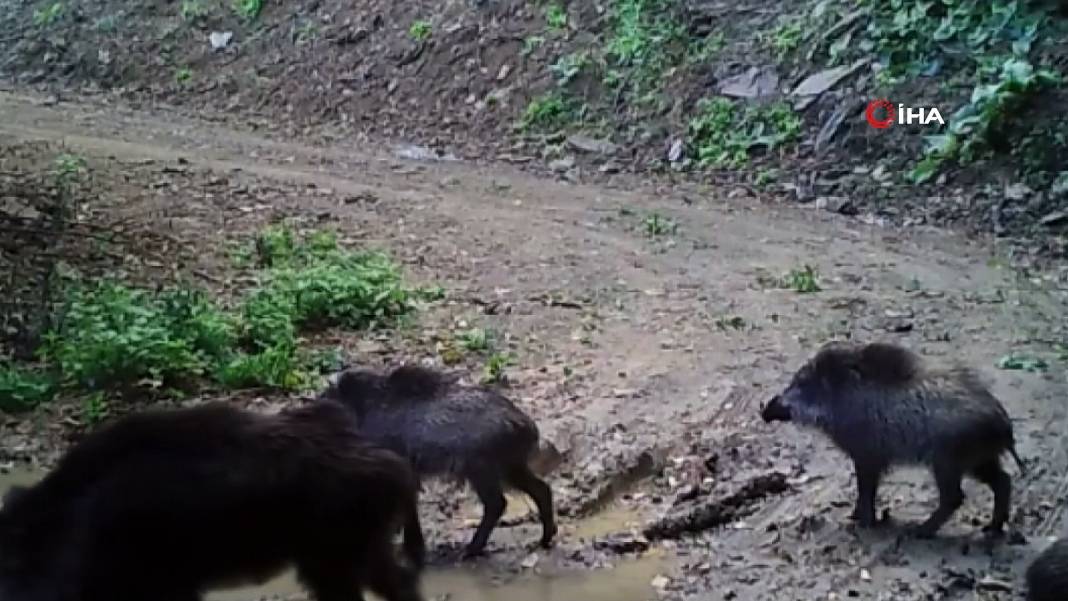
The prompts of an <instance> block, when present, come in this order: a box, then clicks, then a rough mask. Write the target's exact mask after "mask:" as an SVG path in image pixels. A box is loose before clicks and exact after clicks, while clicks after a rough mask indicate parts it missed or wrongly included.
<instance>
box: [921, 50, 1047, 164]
mask: <svg viewBox="0 0 1068 601" xmlns="http://www.w3.org/2000/svg"><path fill="white" fill-rule="evenodd" d="M1058 83H1060V76H1059V75H1058V74H1056V73H1054V72H1052V71H1048V70H1040V71H1036V70H1035V69H1034V67H1032V66H1031V64H1030V63H1028V62H1026V61H1022V60H1017V59H1008V60H1006V61H1005V63H1004V64H1003V65H1002V67H1001V71H1000V72H999V73H998V75H997V77H996V78H995V81H994V83H990V84H980V85H977V86H976V87H975V89H974V90H973V91H972V95H971V98H970V100H969V101H968V103H967V104H965V105H964V106H962V107H961V108H960V109H959V110H957V112H956V113H954V114H953V116H952V117H951V118H950V119H949V126H948V128H947V131H946V132H945V133H943V134H939V135H935V136H928V138H927V142H928V143H927V149H926V152H925V156H924V158H923V159H922V160H921V161H920V162H919V164H917V166H916V167H915V168H914V169H913V170H912V172H911V173H910V178H911V179H912V180H913V181H914V182H917V183H919V182H925V181H927V180H929V179H931V177H933V176H934V175H935V174H936V173H937V172H938V169H939V168H940V167H941V165H942V164H943V163H944V162H946V161H950V160H957V161H959V162H960V163H969V162H972V161H974V160H976V159H977V158H980V157H981V156H982V155H983V154H986V153H989V152H990V151H991V146H992V143H993V142H994V141H995V140H999V139H1000V140H1003V139H1004V138H1005V132H1006V129H1007V128H1008V127H1009V126H1010V125H1011V124H1012V123H1013V122H1014V118H1015V117H1016V116H1018V114H1019V113H1018V111H1019V110H1020V109H1021V108H1022V107H1023V106H1024V105H1025V104H1026V102H1027V101H1028V100H1029V99H1030V98H1031V97H1032V96H1033V95H1034V94H1035V92H1037V91H1038V90H1040V89H1042V88H1043V87H1045V86H1050V85H1056V84H1058Z"/></svg>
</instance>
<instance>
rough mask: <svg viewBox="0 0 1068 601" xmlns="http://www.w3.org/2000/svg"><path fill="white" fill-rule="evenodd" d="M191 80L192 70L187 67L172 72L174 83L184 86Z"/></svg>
mask: <svg viewBox="0 0 1068 601" xmlns="http://www.w3.org/2000/svg"><path fill="white" fill-rule="evenodd" d="M192 80H193V70H192V69H190V68H189V67H179V68H177V69H175V71H174V81H176V82H178V83H180V84H182V85H185V84H187V83H189V82H190V81H192Z"/></svg>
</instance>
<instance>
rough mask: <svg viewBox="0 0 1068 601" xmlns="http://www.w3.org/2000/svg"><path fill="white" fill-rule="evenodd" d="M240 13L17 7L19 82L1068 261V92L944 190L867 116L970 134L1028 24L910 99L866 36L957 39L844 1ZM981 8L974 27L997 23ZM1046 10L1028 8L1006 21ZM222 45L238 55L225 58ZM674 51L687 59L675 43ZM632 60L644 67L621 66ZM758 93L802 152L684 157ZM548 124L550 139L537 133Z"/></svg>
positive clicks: (918, 44) (4, 40) (354, 6)
mask: <svg viewBox="0 0 1068 601" xmlns="http://www.w3.org/2000/svg"><path fill="white" fill-rule="evenodd" d="M233 4H234V3H232V2H230V1H229V0H182V1H181V2H177V1H175V2H159V1H154V2H142V3H135V4H130V3H127V2H120V1H115V0H94V1H91V2H77V3H68V2H64V1H63V0H36V1H33V2H30V1H26V0H6V1H3V2H0V31H3V32H4V33H3V34H2V35H0V78H2V79H7V80H10V81H14V82H17V83H18V84H19V85H39V86H42V87H44V88H47V89H48V90H50V91H51V92H53V93H62V92H64V91H69V90H81V91H85V90H97V91H101V90H103V91H106V92H108V94H109V96H115V97H122V98H125V99H127V100H133V101H135V102H138V103H145V104H146V105H158V104H159V103H166V104H167V105H169V106H170V107H173V108H174V110H178V111H184V112H186V113H189V114H197V115H200V116H204V115H209V114H210V115H212V117H213V118H216V119H221V120H229V119H233V118H235V117H236V118H239V119H241V120H249V119H252V120H257V121H259V122H260V124H261V126H262V127H264V128H265V129H270V130H276V131H277V133H278V134H280V135H283V136H286V137H292V136H293V135H308V134H314V135H316V136H320V137H322V138H323V139H326V140H328V141H333V140H341V139H345V140H351V139H360V140H362V141H364V143H366V144H382V143H385V142H402V141H404V142H410V143H418V144H422V145H425V146H427V147H429V148H431V149H433V150H428V151H427V152H437V153H453V154H457V155H461V156H464V157H466V158H470V159H476V158H477V159H496V160H507V161H513V162H518V163H521V164H523V165H525V166H527V167H529V168H536V169H540V170H542V171H546V170H550V169H551V170H553V171H556V172H558V173H560V174H561V175H563V176H565V177H568V178H570V179H576V178H587V179H589V178H593V179H599V178H603V177H605V176H607V175H609V174H612V173H614V172H617V171H624V172H643V173H657V174H660V175H661V176H664V177H678V176H680V175H681V174H680V173H678V172H679V171H680V170H686V171H687V173H686V175H685V177H686V178H687V179H689V180H702V179H704V180H711V181H717V182H724V181H732V182H741V183H743V184H744V185H747V186H749V187H750V188H751V189H752V188H754V187H759V188H764V189H765V194H764V195H765V196H768V197H771V196H774V197H777V198H779V199H782V200H786V201H789V202H801V203H816V204H817V205H818V206H821V207H824V208H827V209H829V210H831V211H839V212H842V213H846V214H855V213H860V214H861V215H864V216H866V217H867V218H868V219H869V220H876V219H877V220H887V221H894V222H897V223H907V224H912V223H921V224H937V225H944V224H952V225H959V226H961V227H962V228H964V229H966V230H968V231H973V232H982V233H984V234H993V233H996V234H997V235H1000V236H1005V237H1007V238H1008V239H1009V240H1012V241H1015V242H1018V243H1019V244H1020V246H1021V247H1022V254H1027V253H1032V252H1034V253H1040V254H1046V255H1048V254H1052V255H1055V256H1063V255H1064V253H1065V252H1066V248H1068V242H1066V237H1065V235H1064V234H1065V230H1064V227H1065V224H1066V223H1068V218H1066V217H1065V216H1064V215H1063V213H1064V206H1065V202H1066V200H1068V192H1066V190H1068V187H1066V185H1065V183H1064V182H1066V181H1068V179H1066V178H1068V175H1065V174H1063V173H1062V172H1063V171H1064V170H1063V165H1064V162H1065V160H1066V157H1068V144H1066V143H1065V140H1068V138H1066V137H1065V135H1064V132H1066V131H1068V118H1066V117H1065V115H1064V113H1063V111H1061V110H1060V108H1059V107H1061V106H1063V105H1064V102H1065V100H1066V91H1065V89H1064V88H1063V87H1061V88H1056V87H1053V88H1051V89H1049V90H1045V91H1043V92H1041V93H1039V94H1033V95H1025V96H1026V97H1025V98H1023V99H1022V100H1021V101H1020V102H1021V103H1020V104H1019V106H1015V105H1013V106H1011V107H1010V108H1006V109H1003V110H1002V109H999V110H1001V113H999V114H1002V117H999V118H998V119H997V120H996V121H997V123H996V128H997V129H998V132H996V135H994V136H993V137H994V138H996V140H995V142H994V146H995V149H994V151H993V152H992V156H989V157H988V156H986V154H982V156H981V157H980V159H979V160H976V161H974V162H971V163H969V164H967V165H965V166H964V167H963V168H960V169H955V168H948V169H947V170H946V171H945V173H944V174H943V175H944V176H945V177H944V178H939V179H938V180H936V181H933V182H931V183H930V184H928V185H924V186H914V185H912V184H910V183H907V182H903V181H902V180H901V178H900V176H901V175H902V174H904V173H906V172H907V171H908V170H909V169H911V168H912V167H913V166H914V164H915V163H916V161H917V159H918V157H919V156H920V155H921V152H922V149H923V147H924V145H925V144H926V142H925V136H926V135H928V134H931V133H937V132H934V130H930V129H925V128H920V127H896V128H894V129H892V130H887V131H877V130H874V129H872V128H871V127H869V126H868V125H867V124H866V122H865V121H864V118H863V114H864V106H865V105H866V103H867V102H869V101H870V100H872V99H873V98H880V97H884V96H885V97H889V98H890V99H891V100H892V101H894V102H904V103H905V104H908V105H909V106H928V107H931V106H934V107H939V108H940V110H941V111H942V113H943V114H944V115H945V117H946V118H947V119H949V118H950V116H951V115H952V114H953V113H954V111H956V110H957V109H958V108H961V107H962V106H964V105H966V104H967V102H968V99H969V97H970V96H971V95H972V94H973V88H974V87H975V85H976V84H977V83H983V82H986V81H987V80H984V79H982V78H981V77H980V76H979V75H977V73H978V72H981V71H983V69H988V70H989V69H990V68H991V65H993V66H994V69H993V70H994V71H997V68H996V67H997V65H999V64H1000V62H1001V61H1002V60H1004V57H1005V55H1006V54H1007V52H1008V50H1007V49H1006V48H1005V47H1004V46H1006V45H1011V44H1013V43H1015V41H1016V40H1017V38H1016V36H1018V35H1020V31H1021V30H1023V29H1026V27H1024V26H1023V25H1024V24H1025V23H1026V20H1023V21H1019V22H1018V21H1016V20H1013V21H1011V23H1009V24H1008V25H1004V24H1003V25H1002V26H1000V28H1001V29H1004V31H1002V30H1001V29H999V26H998V25H996V24H994V22H996V21H998V20H999V18H1000V17H999V15H998V14H997V11H993V14H987V13H988V12H989V11H985V9H984V10H979V11H976V15H974V16H969V15H964V16H961V17H959V19H958V21H959V22H956V21H955V22H953V23H951V24H952V26H953V27H947V28H946V29H947V31H948V32H949V33H946V35H949V36H950V38H952V37H953V36H952V31H953V28H954V27H955V28H957V29H958V31H965V30H966V29H967V28H968V27H972V26H974V25H975V23H976V22H978V21H981V20H984V19H985V20H987V21H990V23H989V24H986V25H984V27H987V29H981V30H977V31H979V32H980V33H984V34H986V33H989V32H994V33H990V34H989V36H988V37H990V38H992V39H1001V38H1005V40H1006V41H1005V42H1004V43H1003V44H1001V45H1000V46H997V47H991V48H986V46H983V47H982V48H980V49H977V48H975V47H973V46H969V45H968V44H969V43H971V42H970V41H969V42H968V43H964V40H953V39H950V40H948V41H947V42H946V44H947V48H946V51H945V52H944V53H943V55H942V56H940V57H938V58H931V59H930V60H927V59H926V58H925V59H924V60H923V61H920V63H922V64H920V65H919V66H921V67H923V71H924V73H923V74H922V77H921V76H920V75H917V74H912V75H910V76H909V77H907V78H905V81H904V82H898V83H895V84H893V85H891V84H886V83H884V82H882V81H881V80H880V79H879V77H878V74H877V72H876V69H875V68H874V66H873V65H872V64H871V63H873V62H875V61H876V60H878V59H882V58H885V57H882V56H881V55H880V54H879V52H876V51H872V50H865V44H866V43H868V42H870V41H871V40H869V39H867V38H865V36H866V35H867V34H866V33H865V32H868V33H870V32H872V31H876V33H875V34H873V35H875V37H876V38H879V39H883V40H891V41H893V40H898V41H899V42H901V43H900V46H902V48H901V50H902V52H905V50H908V52H906V54H910V53H911V54H914V53H916V52H919V53H920V54H921V55H922V54H923V52H922V51H923V48H922V46H923V44H924V41H923V40H922V39H920V38H921V37H924V36H926V37H931V36H932V35H933V34H934V32H933V31H928V29H925V28H923V27H920V26H919V25H916V24H915V23H913V24H912V25H909V27H910V28H911V27H913V25H916V27H920V28H919V29H915V30H914V29H909V28H906V29H903V30H900V31H899V30H896V29H892V28H891V29H889V30H887V31H882V32H879V31H877V30H879V29H880V28H886V27H888V24H887V23H886V22H875V21H872V20H870V19H869V16H868V15H866V14H865V9H864V8H863V7H861V8H860V9H858V8H857V6H856V5H855V4H854V3H852V2H849V1H844V0H843V1H826V0H818V1H817V0H792V1H791V2H779V3H775V4H774V5H768V4H767V3H762V2H755V1H744V2H736V3H722V2H701V1H696V0H693V1H691V0H679V1H677V2H668V1H661V0H647V1H641V2H639V1H637V0H634V1H632V0H619V1H608V0H602V1H599V2H555V1H553V2H528V1H525V0H487V1H474V2H472V1H470V0H451V1H449V2H429V1H423V0H419V1H406V2H384V1H380V0H358V1H350V0H346V1H341V0H298V1H293V2H285V3H279V2H270V1H268V2H259V1H258V0H248V1H247V2H245V4H249V5H262V12H261V13H260V14H259V15H258V17H257V18H255V19H244V18H241V17H239V16H238V15H237V14H235V11H234V9H233V8H232V5H233ZM238 4H240V3H238ZM966 4H967V6H963V7H962V8H961V10H962V11H963V12H967V10H966V9H968V10H970V9H969V7H972V8H974V7H973V4H974V3H966ZM1042 4H1044V3H1043V2H1037V1H1036V2H1032V3H1017V4H1013V5H1012V6H1011V7H1010V8H1007V9H1006V11H1008V12H1009V13H1012V12H1013V11H1018V12H1022V11H1024V9H1025V7H1026V8H1027V9H1028V10H1030V8H1032V7H1033V6H1038V5H1042ZM1045 4H1052V3H1045ZM924 6H926V7H927V8H925V9H924V10H928V9H929V10H931V11H932V14H930V15H927V16H924V17H923V18H922V19H912V20H913V21H917V20H918V21H924V20H926V21H928V22H930V23H935V22H937V21H938V20H939V19H940V18H941V17H942V16H943V15H941V14H940V13H939V9H938V8H937V7H936V8H930V6H931V5H924ZM893 10H900V11H902V12H903V15H904V12H907V11H905V9H903V8H901V7H900V6H898V5H894V6H893ZM893 10H892V11H891V13H888V14H887V15H884V17H883V18H884V21H888V20H890V19H891V17H892V16H893V15H892V12H893ZM884 12H885V11H884ZM962 14H963V13H962ZM900 20H901V21H902V22H909V21H910V19H906V18H902V19H900ZM1044 23H1049V24H1048V25H1044V26H1043V29H1042V35H1041V37H1040V38H1039V39H1037V40H1035V41H1034V44H1033V46H1034V47H1033V49H1032V50H1031V51H1030V52H1029V53H1026V55H1027V56H1028V57H1029V60H1031V61H1032V62H1033V63H1034V65H1035V66H1036V68H1050V69H1052V70H1053V71H1058V70H1063V67H1064V65H1065V64H1066V63H1068V47H1066V46H1065V44H1064V43H1063V40H1064V39H1065V38H1064V33H1065V30H1066V29H1068V21H1066V20H1065V19H1064V18H1063V15H1053V16H1051V17H1050V18H1049V19H1048V20H1047V21H1044ZM924 27H926V26H924ZM932 29H933V26H932ZM213 33H214V34H220V35H221V34H225V33H229V34H231V37H229V38H226V43H225V44H221V42H220V44H221V45H220V47H219V48H214V47H213V45H212V43H211V36H212V34H213ZM831 34H834V35H835V36H837V37H836V38H834V39H832V38H830V37H828V36H830V35H831ZM880 36H881V37H880ZM665 37H667V38H670V40H672V41H670V42H668V43H662V42H661V41H658V40H662V39H663V38H665ZM959 37H961V38H966V39H969V40H970V39H971V38H984V36H978V35H974V36H973V35H969V34H966V33H959ZM912 38H916V41H915V43H913V42H912V41H910V40H911V39H912ZM219 39H220V40H221V38H219ZM834 42H844V45H843V46H842V48H839V49H838V50H839V51H841V52H842V56H841V57H838V56H837V55H836V54H835V52H837V51H834V50H833V49H832V48H829V46H833V45H834ZM914 47H915V48H914ZM895 48H896V46H895ZM831 55H834V56H831ZM619 56H629V57H632V58H631V59H628V60H629V62H628V64H627V65H625V66H622V67H621V66H619V65H616V63H617V62H619V61H618V60H616V59H618V57H619ZM612 57H615V58H612ZM973 58H974V61H973V60H972V59H973ZM917 60H919V59H917ZM855 61H857V62H855ZM865 61H866V62H865ZM984 61H985V62H984ZM973 63H975V64H973ZM850 66H853V67H855V68H850V69H849V70H848V75H846V76H843V77H840V80H841V81H838V80H837V79H836V80H835V81H837V83H836V84H835V85H833V86H830V87H829V89H827V90H826V91H824V92H821V93H820V94H818V95H816V96H814V97H812V98H799V97H797V96H795V95H792V91H793V90H795V89H796V87H797V86H798V85H799V84H801V83H802V82H803V81H805V80H806V78H808V77H809V76H822V75H826V74H827V73H828V72H829V71H828V68H829V67H833V69H839V68H845V67H850ZM617 67H618V68H617ZM833 69H831V70H833ZM754 74H759V78H758V79H759V80H760V81H766V82H770V83H767V84H766V85H764V84H762V86H756V87H757V88H760V90H759V94H758V93H757V92H756V91H754V90H751V89H750V90H748V91H745V92H744V93H742V96H743V97H742V98H736V99H735V100H736V101H737V106H738V107H746V109H747V110H748V108H749V107H758V106H761V105H763V104H766V103H768V102H770V101H773V100H774V101H782V102H787V103H792V104H794V106H795V107H796V108H795V110H794V112H795V114H796V116H797V118H798V119H800V122H799V124H798V127H799V130H798V134H799V138H798V139H797V140H796V143H790V144H786V145H783V146H781V147H778V148H775V149H773V150H772V151H770V152H761V151H756V152H754V154H755V156H754V157H752V160H750V161H749V162H748V163H747V164H746V165H744V166H743V167H742V168H739V169H721V168H715V169H713V168H708V169H692V165H690V166H689V167H685V168H684V167H683V163H684V162H685V161H683V162H671V161H669V160H668V159H669V158H670V157H671V156H672V153H671V152H670V149H672V148H673V147H675V146H676V145H677V144H681V146H679V147H678V148H680V149H681V152H682V154H681V156H682V158H683V159H686V158H687V157H688V158H689V159H694V158H696V156H697V155H698V154H699V152H700V149H699V146H700V145H701V144H702V142H701V141H700V140H698V139H696V134H695V133H694V131H693V128H694V123H695V121H696V120H698V119H699V117H700V114H701V109H700V102H701V101H702V99H708V98H714V97H717V96H718V95H720V94H726V92H725V91H724V90H727V89H729V88H732V87H733V88H738V87H739V85H740V86H741V87H742V88H747V89H748V88H751V87H753V86H751V85H749V84H751V83H752V81H751V80H753V79H754V77H755V76H754ZM988 75H989V74H988ZM836 77H837V76H836ZM984 77H986V76H984ZM739 82H741V84H739ZM745 82H749V84H746V83H745ZM632 88H633V89H632ZM765 88H766V89H765ZM751 96H753V97H751ZM561 98H563V99H565V101H562V103H556V102H555V100H559V99H561ZM738 110H739V111H740V110H741V108H739V109H738ZM539 116H540V117H539ZM527 117H539V118H540V119H541V120H543V121H545V123H544V124H543V127H540V128H529V129H528V130H523V131H519V130H517V128H516V124H517V123H518V122H520V121H522V120H523V119H524V118H527ZM725 129H726V130H731V129H735V130H741V129H745V127H743V125H742V124H735V125H734V126H733V127H728V128H725ZM1001 130H1004V131H1001ZM721 133H725V132H721ZM1058 178H1060V179H1058ZM1056 182H1060V183H1059V184H1058V183H1056Z"/></svg>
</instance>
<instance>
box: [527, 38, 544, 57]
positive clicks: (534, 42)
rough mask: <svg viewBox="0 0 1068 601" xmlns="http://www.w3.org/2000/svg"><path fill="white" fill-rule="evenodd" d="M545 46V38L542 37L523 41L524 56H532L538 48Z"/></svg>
mask: <svg viewBox="0 0 1068 601" xmlns="http://www.w3.org/2000/svg"><path fill="white" fill-rule="evenodd" d="M544 45H545V38H543V37H542V36H540V35H532V36H530V37H528V38H527V39H525V40H523V55H524V56H527V55H530V54H532V53H533V52H534V51H535V50H537V49H538V48H541V47H542V46H544Z"/></svg>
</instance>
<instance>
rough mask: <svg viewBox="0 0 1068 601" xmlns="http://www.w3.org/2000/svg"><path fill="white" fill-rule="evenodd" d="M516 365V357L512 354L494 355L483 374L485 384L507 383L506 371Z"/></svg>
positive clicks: (488, 361)
mask: <svg viewBox="0 0 1068 601" xmlns="http://www.w3.org/2000/svg"><path fill="white" fill-rule="evenodd" d="M512 365H515V356H514V355H512V354H502V353H494V354H493V355H490V358H489V360H487V361H486V367H485V369H484V370H483V374H482V383H483V384H493V383H498V382H503V381H505V379H506V378H505V373H504V370H505V369H506V368H508V367H510V366H512Z"/></svg>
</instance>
